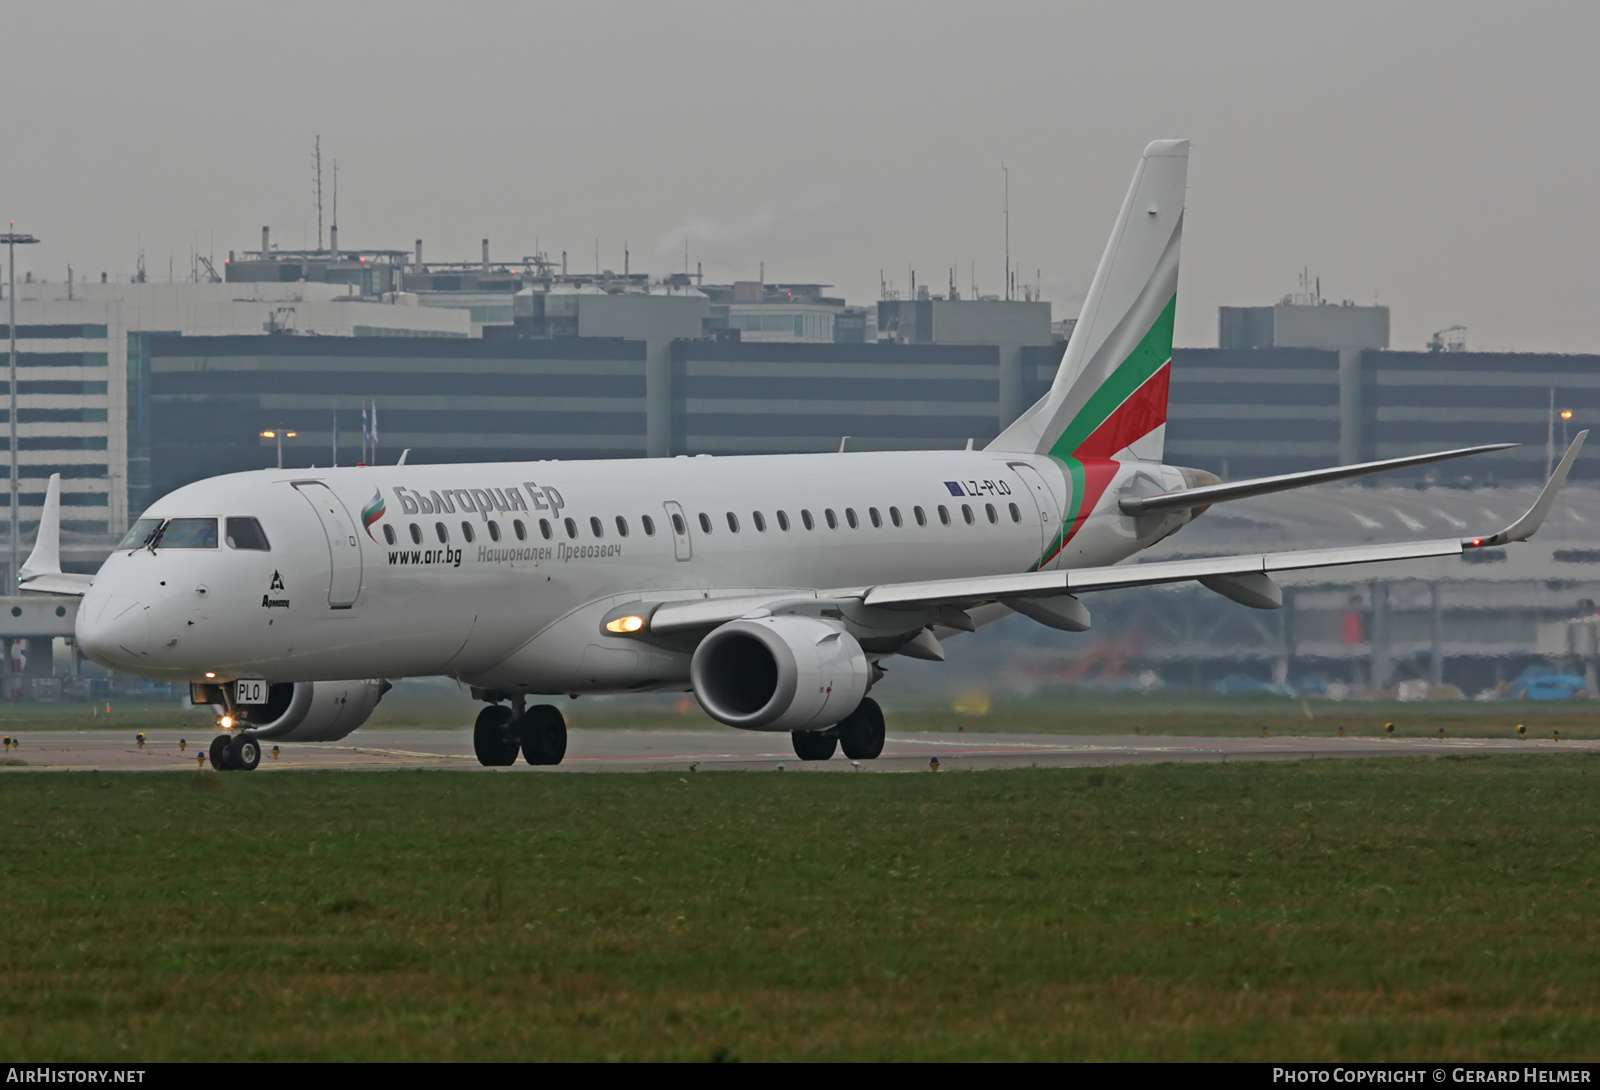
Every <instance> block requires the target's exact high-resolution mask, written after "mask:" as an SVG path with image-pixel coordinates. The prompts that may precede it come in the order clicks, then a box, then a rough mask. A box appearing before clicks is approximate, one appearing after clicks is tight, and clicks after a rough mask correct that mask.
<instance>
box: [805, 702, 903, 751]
mask: <svg viewBox="0 0 1600 1090" xmlns="http://www.w3.org/2000/svg"><path fill="white" fill-rule="evenodd" d="M883 734H884V726H883V709H882V708H880V707H878V702H877V701H876V700H874V699H872V698H871V697H870V696H869V697H864V698H863V699H862V701H861V703H860V704H858V705H856V710H855V711H853V712H851V713H850V714H849V715H847V716H845V717H844V718H843V719H841V720H839V722H838V723H837V724H835V725H834V726H832V727H829V728H828V729H827V730H797V731H793V732H791V733H790V735H789V737H790V738H791V739H792V740H793V741H794V754H795V756H796V757H799V758H800V759H801V760H802V761H826V760H827V759H828V758H829V757H832V756H833V750H834V747H835V746H837V747H838V748H840V749H842V750H844V755H845V756H846V757H848V758H850V759H851V760H852V761H870V760H872V759H873V758H874V757H876V756H878V754H880V753H882V752H883Z"/></svg>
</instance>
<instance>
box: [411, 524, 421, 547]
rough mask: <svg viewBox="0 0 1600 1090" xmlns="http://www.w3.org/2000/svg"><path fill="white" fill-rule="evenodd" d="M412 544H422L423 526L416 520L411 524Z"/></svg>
mask: <svg viewBox="0 0 1600 1090" xmlns="http://www.w3.org/2000/svg"><path fill="white" fill-rule="evenodd" d="M411 544H413V545H421V544H422V527H420V526H418V525H417V524H416V523H414V522H413V523H412V524H411Z"/></svg>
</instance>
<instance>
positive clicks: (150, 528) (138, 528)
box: [117, 519, 161, 549]
mask: <svg viewBox="0 0 1600 1090" xmlns="http://www.w3.org/2000/svg"><path fill="white" fill-rule="evenodd" d="M159 529H161V520H160V519H140V520H139V521H138V522H136V523H134V524H133V525H132V526H130V527H128V532H127V533H125V534H123V535H122V540H121V541H119V542H117V548H119V549H142V548H143V547H144V546H146V545H148V544H150V539H151V537H153V536H154V535H155V532H156V531H157V530H159Z"/></svg>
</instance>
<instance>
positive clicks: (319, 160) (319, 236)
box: [311, 132, 322, 254]
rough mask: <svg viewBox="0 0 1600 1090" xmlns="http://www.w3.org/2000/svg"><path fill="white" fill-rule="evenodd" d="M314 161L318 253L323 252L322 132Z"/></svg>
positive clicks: (313, 152) (317, 143) (318, 135)
mask: <svg viewBox="0 0 1600 1090" xmlns="http://www.w3.org/2000/svg"><path fill="white" fill-rule="evenodd" d="M311 158H312V162H313V163H314V164H315V167H316V190H317V253H319V254H320V253H321V252H322V134H321V133H320V132H319V133H317V142H316V145H315V148H314V150H313V151H312V153H311Z"/></svg>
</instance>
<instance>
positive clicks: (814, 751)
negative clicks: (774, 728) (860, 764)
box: [789, 730, 839, 761]
mask: <svg viewBox="0 0 1600 1090" xmlns="http://www.w3.org/2000/svg"><path fill="white" fill-rule="evenodd" d="M789 738H790V739H791V740H792V741H793V742H794V755H795V756H796V757H798V758H800V759H801V760H802V761H826V760H827V759H828V758H829V757H832V756H833V751H834V748H835V747H836V746H837V745H838V744H839V739H838V738H837V737H836V736H835V735H834V733H833V732H832V731H831V730H796V731H790V732H789Z"/></svg>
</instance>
